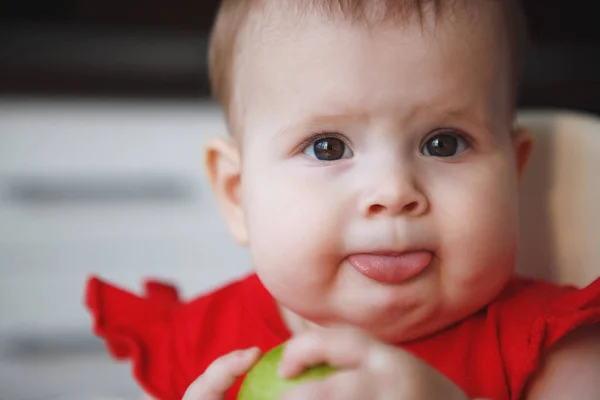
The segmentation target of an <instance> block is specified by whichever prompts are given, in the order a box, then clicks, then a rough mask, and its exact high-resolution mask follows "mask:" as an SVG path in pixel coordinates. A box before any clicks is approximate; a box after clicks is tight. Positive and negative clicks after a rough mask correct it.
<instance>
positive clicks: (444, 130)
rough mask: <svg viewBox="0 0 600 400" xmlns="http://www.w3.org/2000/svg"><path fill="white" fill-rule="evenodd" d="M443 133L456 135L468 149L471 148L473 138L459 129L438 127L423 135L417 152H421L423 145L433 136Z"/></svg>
mask: <svg viewBox="0 0 600 400" xmlns="http://www.w3.org/2000/svg"><path fill="white" fill-rule="evenodd" d="M444 134H447V135H453V136H456V137H458V138H461V139H462V140H464V141H465V143H466V144H467V146H468V149H471V148H473V139H472V138H471V136H470V135H468V134H466V133H464V132H463V131H461V130H458V129H455V128H440V129H436V130H434V131H433V132H431V133H430V134H428V135H427V136H425V139H424V140H423V141H422V142H421V144H420V145H419V153H423V151H422V149H423V147H424V146H425V144H426V143H427V142H429V141H430V140H431V139H432V138H434V137H436V136H438V135H444Z"/></svg>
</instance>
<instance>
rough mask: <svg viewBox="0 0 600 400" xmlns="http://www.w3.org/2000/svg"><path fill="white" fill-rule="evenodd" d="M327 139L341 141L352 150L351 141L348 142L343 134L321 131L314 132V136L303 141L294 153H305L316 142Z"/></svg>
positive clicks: (311, 135)
mask: <svg viewBox="0 0 600 400" xmlns="http://www.w3.org/2000/svg"><path fill="white" fill-rule="evenodd" d="M325 138H336V139H339V140H341V141H342V142H344V144H345V145H346V146H348V147H350V148H352V145H351V143H350V141H349V140H348V138H347V137H346V136H344V135H342V134H341V133H338V132H329V131H321V132H314V133H312V134H310V135H309V136H308V137H307V138H306V139H304V140H303V141H302V143H300V144H299V145H298V146H297V147H296V149H295V150H294V153H300V152H303V151H304V150H306V149H307V148H308V146H310V145H311V144H313V143H314V142H316V141H317V140H319V139H325Z"/></svg>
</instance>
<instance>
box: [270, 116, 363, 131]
mask: <svg viewBox="0 0 600 400" xmlns="http://www.w3.org/2000/svg"><path fill="white" fill-rule="evenodd" d="M368 119H370V118H369V116H368V115H367V114H366V113H364V114H362V115H357V114H356V113H339V114H329V115H327V114H323V115H317V116H313V117H311V118H309V119H307V120H304V121H300V122H296V123H291V124H289V125H286V126H284V127H283V128H282V129H281V130H280V131H279V132H278V133H277V135H276V136H283V135H285V134H287V133H289V132H291V131H295V130H298V129H299V128H308V129H310V128H311V127H314V128H322V127H323V125H336V126H339V125H342V124H344V125H347V124H348V123H349V122H351V121H352V122H356V121H366V120H368Z"/></svg>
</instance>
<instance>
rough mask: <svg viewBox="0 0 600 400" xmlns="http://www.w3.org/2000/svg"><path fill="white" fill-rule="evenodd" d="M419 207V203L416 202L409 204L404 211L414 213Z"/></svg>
mask: <svg viewBox="0 0 600 400" xmlns="http://www.w3.org/2000/svg"><path fill="white" fill-rule="evenodd" d="M418 206H419V203H417V202H416V201H413V202H412V203H409V204H407V205H405V206H404V210H405V211H407V212H412V211H414V210H415V209H416V208H417V207H418Z"/></svg>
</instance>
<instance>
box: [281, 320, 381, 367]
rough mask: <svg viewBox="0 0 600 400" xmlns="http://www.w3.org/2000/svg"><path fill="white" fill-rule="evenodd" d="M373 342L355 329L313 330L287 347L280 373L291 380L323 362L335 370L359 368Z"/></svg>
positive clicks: (291, 341)
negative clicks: (336, 368)
mask: <svg viewBox="0 0 600 400" xmlns="http://www.w3.org/2000/svg"><path fill="white" fill-rule="evenodd" d="M376 343H377V342H375V341H374V340H373V339H372V338H370V337H369V336H367V335H365V334H364V333H362V332H360V331H358V330H356V329H348V328H332V329H313V330H310V331H307V332H305V333H302V334H300V335H298V336H296V337H294V338H292V339H291V340H290V341H289V342H288V343H287V344H286V346H285V349H284V351H283V357H282V360H281V363H280V365H279V373H280V375H281V376H282V377H284V378H291V377H294V376H296V375H298V374H299V373H300V372H302V371H303V370H305V369H306V368H307V367H310V366H313V365H317V364H322V363H327V364H329V365H332V366H335V367H338V368H359V367H360V366H361V365H362V364H363V363H364V362H366V360H367V358H368V354H369V352H370V351H371V349H372V347H374V346H375V345H376Z"/></svg>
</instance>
